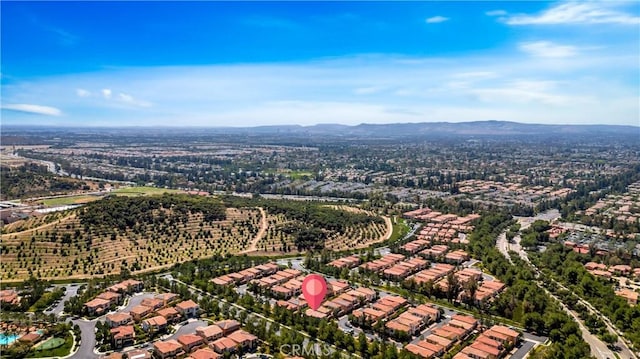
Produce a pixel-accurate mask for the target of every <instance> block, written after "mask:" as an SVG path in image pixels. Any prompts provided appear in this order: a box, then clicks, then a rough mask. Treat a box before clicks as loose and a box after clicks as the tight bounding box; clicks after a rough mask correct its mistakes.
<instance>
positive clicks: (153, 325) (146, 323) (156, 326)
mask: <svg viewBox="0 0 640 359" xmlns="http://www.w3.org/2000/svg"><path fill="white" fill-rule="evenodd" d="M166 328H167V320H166V319H165V318H164V317H163V316H161V315H156V316H155V317H152V318H149V319H145V320H143V321H142V330H144V331H145V332H154V333H155V332H159V331H162V330H164V329H166Z"/></svg>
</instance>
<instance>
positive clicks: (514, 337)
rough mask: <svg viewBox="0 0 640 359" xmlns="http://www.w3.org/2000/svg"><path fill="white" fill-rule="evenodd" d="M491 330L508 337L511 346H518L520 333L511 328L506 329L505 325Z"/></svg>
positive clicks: (496, 326)
mask: <svg viewBox="0 0 640 359" xmlns="http://www.w3.org/2000/svg"><path fill="white" fill-rule="evenodd" d="M489 330H491V331H493V332H497V333H500V334H503V335H506V336H507V338H508V342H509V344H511V345H515V344H517V343H518V339H519V338H520V333H518V332H517V331H515V330H513V329H511V328H508V327H505V326H504V325H494V326H492V327H491V328H490V329H489ZM503 344H504V343H503Z"/></svg>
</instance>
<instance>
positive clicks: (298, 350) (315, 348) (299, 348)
mask: <svg viewBox="0 0 640 359" xmlns="http://www.w3.org/2000/svg"><path fill="white" fill-rule="evenodd" d="M331 352H332V350H331V347H330V346H328V345H320V344H316V345H308V346H304V345H300V344H283V345H281V346H280V353H282V354H284V355H292V356H296V355H299V356H302V355H329V354H331Z"/></svg>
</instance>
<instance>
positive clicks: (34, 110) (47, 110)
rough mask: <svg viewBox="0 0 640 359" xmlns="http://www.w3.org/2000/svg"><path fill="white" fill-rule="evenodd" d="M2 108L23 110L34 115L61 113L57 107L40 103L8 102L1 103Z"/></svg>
mask: <svg viewBox="0 0 640 359" xmlns="http://www.w3.org/2000/svg"><path fill="white" fill-rule="evenodd" d="M2 109H3V110H10V111H17V112H25V113H31V114H36V115H45V116H60V115H62V111H61V110H60V109H58V108H55V107H51V106H42V105H33V104H26V103H18V104H8V105H2Z"/></svg>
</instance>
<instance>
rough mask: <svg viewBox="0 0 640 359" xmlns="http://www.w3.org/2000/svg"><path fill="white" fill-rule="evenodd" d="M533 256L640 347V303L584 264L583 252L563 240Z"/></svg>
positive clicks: (541, 265) (539, 263) (542, 267)
mask: <svg viewBox="0 0 640 359" xmlns="http://www.w3.org/2000/svg"><path fill="white" fill-rule="evenodd" d="M532 258H534V259H535V263H536V264H537V265H538V267H539V268H541V269H546V270H549V271H550V272H551V273H552V275H553V277H555V278H557V279H558V280H559V281H560V282H561V283H563V284H564V285H566V286H567V288H569V289H570V290H571V291H572V292H573V293H576V294H577V295H578V296H580V297H582V298H584V299H586V300H587V301H588V302H589V303H591V304H592V305H593V306H594V307H596V308H597V309H598V310H599V311H600V312H602V314H604V315H605V316H607V317H608V318H610V319H611V321H612V322H613V323H614V324H615V325H616V326H617V327H618V328H619V329H621V330H622V331H624V332H625V335H626V337H627V338H629V340H631V341H632V342H633V343H634V345H635V346H637V347H640V306H637V305H636V306H630V305H629V304H628V303H627V301H626V300H625V299H623V298H621V297H618V296H617V295H616V294H615V292H614V290H613V287H612V284H611V283H610V282H608V281H607V280H606V279H599V278H595V277H594V276H593V275H592V274H590V273H589V272H588V271H587V270H586V269H585V268H584V265H583V263H582V260H584V259H583V258H581V257H580V255H578V254H577V253H575V252H573V251H572V250H570V249H566V248H564V247H563V246H562V245H561V244H553V245H550V246H549V247H547V250H546V251H545V252H544V253H542V254H540V255H534V256H532Z"/></svg>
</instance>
